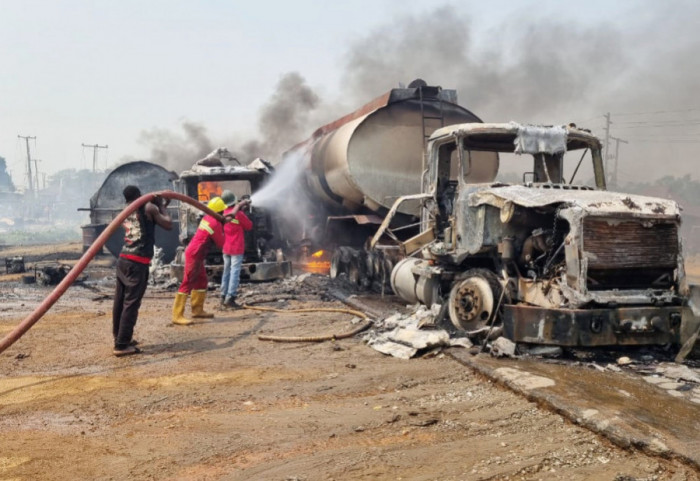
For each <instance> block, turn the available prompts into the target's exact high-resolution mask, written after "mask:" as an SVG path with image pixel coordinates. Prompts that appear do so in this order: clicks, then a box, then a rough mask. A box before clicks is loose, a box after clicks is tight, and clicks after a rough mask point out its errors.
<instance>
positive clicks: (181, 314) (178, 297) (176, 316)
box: [173, 292, 192, 326]
mask: <svg viewBox="0 0 700 481" xmlns="http://www.w3.org/2000/svg"><path fill="white" fill-rule="evenodd" d="M185 304H187V294H185V293H184V292H177V293H175V304H173V324H178V325H180V326H187V325H189V324H192V321H191V320H190V319H187V318H186V317H185Z"/></svg>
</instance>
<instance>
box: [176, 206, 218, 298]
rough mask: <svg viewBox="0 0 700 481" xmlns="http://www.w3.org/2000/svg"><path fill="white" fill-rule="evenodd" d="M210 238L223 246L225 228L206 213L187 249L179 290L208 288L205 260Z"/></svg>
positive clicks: (189, 290)
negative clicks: (183, 273)
mask: <svg viewBox="0 0 700 481" xmlns="http://www.w3.org/2000/svg"><path fill="white" fill-rule="evenodd" d="M210 240H211V241H213V242H214V244H216V245H217V247H219V248H221V246H223V244H224V228H223V226H222V225H221V223H220V222H219V221H217V220H216V219H215V218H214V217H212V216H210V215H206V216H204V218H203V219H202V220H201V222H200V223H199V227H197V232H195V234H194V237H192V240H191V241H190V243H189V245H188V246H187V248H186V249H185V275H184V277H183V279H182V284H180V288H179V289H178V290H177V291H178V292H183V293H185V294H189V293H190V292H192V291H193V290H200V289H206V288H207V283H208V281H207V271H206V268H205V267H204V261H205V260H206V258H207V253H208V252H209V246H210V242H209V241H210Z"/></svg>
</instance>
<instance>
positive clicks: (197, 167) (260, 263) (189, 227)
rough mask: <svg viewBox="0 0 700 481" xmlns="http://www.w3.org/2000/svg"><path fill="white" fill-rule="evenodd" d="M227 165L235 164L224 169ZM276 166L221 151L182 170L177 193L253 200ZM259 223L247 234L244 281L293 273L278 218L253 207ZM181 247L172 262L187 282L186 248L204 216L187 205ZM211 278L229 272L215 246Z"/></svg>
mask: <svg viewBox="0 0 700 481" xmlns="http://www.w3.org/2000/svg"><path fill="white" fill-rule="evenodd" d="M224 161H227V162H229V163H232V164H234V165H224ZM271 169H272V168H271V166H270V165H269V164H267V163H266V162H265V161H264V160H262V159H256V160H254V161H253V162H252V163H251V164H249V165H246V166H242V165H240V164H238V161H237V160H236V159H235V157H233V155H231V153H230V152H229V151H228V150H226V149H217V150H215V151H213V152H212V153H211V154H209V155H208V156H206V157H205V158H204V159H202V160H200V161H198V162H196V163H195V164H194V165H193V166H192V167H191V168H190V169H189V170H186V171H184V172H182V173H181V174H180V176H179V178H178V179H177V180H176V181H174V182H173V184H174V188H175V191H177V192H179V193H181V194H184V195H187V196H188V197H191V198H193V199H197V200H199V201H201V202H202V203H204V204H206V203H207V202H208V201H209V200H210V199H211V198H213V197H216V196H218V195H221V193H222V192H223V191H224V190H226V189H228V190H230V191H232V192H233V193H234V194H236V197H237V198H238V199H241V198H244V197H246V196H250V195H251V194H252V193H254V192H256V191H257V190H258V189H260V188H261V187H262V185H263V184H264V182H265V181H266V180H267V179H268V178H269V176H270V175H271V173H272V170H271ZM245 213H246V215H247V216H248V217H249V218H250V220H251V221H252V222H253V228H252V230H250V231H248V232H246V233H245V253H244V257H243V266H242V268H241V280H250V281H268V280H274V279H281V278H284V277H288V276H289V275H291V272H292V266H291V262H290V261H287V260H285V258H284V255H283V253H282V240H281V238H280V235H279V231H278V226H277V223H276V222H275V219H274V216H273V215H272V214H271V213H270V212H268V211H267V210H265V209H263V208H260V207H256V206H254V205H251V206H250V207H249V208H248V210H246V211H245ZM178 218H179V220H180V243H181V245H182V246H181V247H179V248H178V252H177V254H176V256H175V260H174V261H173V263H172V264H171V270H172V274H173V276H174V277H176V278H177V279H178V280H182V275H183V272H184V270H183V269H184V249H185V247H186V246H187V244H188V243H189V241H190V240H191V239H192V237H193V236H194V234H195V232H196V231H197V228H198V226H199V221H200V220H201V218H202V214H201V212H200V211H198V210H197V209H193V208H191V207H190V206H189V205H187V204H185V203H180V204H179V207H178ZM206 266H207V275H208V276H209V278H210V279H212V280H215V281H219V280H220V279H221V275H222V272H223V256H222V253H221V250H220V249H218V248H216V246H214V247H212V248H211V249H210V251H209V254H208V256H207V262H206Z"/></svg>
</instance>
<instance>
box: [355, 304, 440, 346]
mask: <svg viewBox="0 0 700 481" xmlns="http://www.w3.org/2000/svg"><path fill="white" fill-rule="evenodd" d="M411 307H412V308H413V309H414V312H413V313H411V314H406V315H403V314H393V315H391V316H389V317H388V318H386V319H384V320H380V321H378V322H377V323H376V326H377V328H378V329H377V330H375V331H371V332H370V333H368V334H367V335H366V336H365V341H367V345H369V346H370V347H371V348H373V349H375V350H377V351H379V352H381V353H384V354H389V355H391V356H394V357H398V358H401V359H409V358H411V357H413V356H415V355H416V354H417V353H418V352H419V351H421V350H426V349H428V350H431V349H435V348H439V347H442V346H444V347H448V346H450V345H451V340H450V335H449V333H448V332H447V331H445V330H443V329H421V326H433V325H434V319H435V317H436V316H437V315H438V313H439V310H440V306H437V308H435V306H433V309H428V308H427V307H425V306H422V305H415V306H411ZM380 331H382V332H380ZM432 354H435V353H432Z"/></svg>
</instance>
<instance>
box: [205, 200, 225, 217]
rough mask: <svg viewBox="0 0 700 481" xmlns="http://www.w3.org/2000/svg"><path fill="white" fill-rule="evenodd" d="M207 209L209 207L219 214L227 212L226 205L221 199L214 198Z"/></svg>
mask: <svg viewBox="0 0 700 481" xmlns="http://www.w3.org/2000/svg"><path fill="white" fill-rule="evenodd" d="M207 207H209V208H210V209H211V210H213V211H214V212H217V213H219V212H223V211H224V210H226V203H225V202H224V201H223V200H221V197H214V198H212V199H211V200H210V201H209V203H208V204H207Z"/></svg>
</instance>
